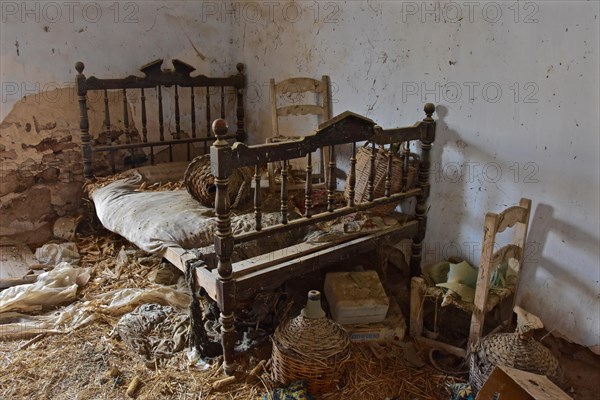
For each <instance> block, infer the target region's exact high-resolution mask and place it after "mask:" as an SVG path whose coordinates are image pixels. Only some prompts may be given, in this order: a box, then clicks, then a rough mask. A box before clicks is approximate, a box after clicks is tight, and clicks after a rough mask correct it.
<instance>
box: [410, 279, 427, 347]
mask: <svg viewBox="0 0 600 400" xmlns="http://www.w3.org/2000/svg"><path fill="white" fill-rule="evenodd" d="M426 290H427V284H426V283H425V280H424V279H423V278H420V277H417V276H415V277H413V278H412V279H411V281H410V336H412V337H413V338H416V337H420V336H421V334H422V333H423V302H424V300H425V291H426Z"/></svg>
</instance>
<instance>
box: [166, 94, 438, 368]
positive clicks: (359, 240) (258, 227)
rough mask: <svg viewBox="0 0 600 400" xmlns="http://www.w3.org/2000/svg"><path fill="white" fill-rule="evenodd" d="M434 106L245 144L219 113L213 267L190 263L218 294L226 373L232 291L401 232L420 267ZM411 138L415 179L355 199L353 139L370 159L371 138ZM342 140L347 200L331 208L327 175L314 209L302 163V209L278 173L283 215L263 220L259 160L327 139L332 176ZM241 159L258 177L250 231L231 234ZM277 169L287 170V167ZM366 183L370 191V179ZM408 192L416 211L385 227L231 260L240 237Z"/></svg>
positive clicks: (350, 118) (392, 239)
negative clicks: (234, 181)
mask: <svg viewBox="0 0 600 400" xmlns="http://www.w3.org/2000/svg"><path fill="white" fill-rule="evenodd" d="M434 111H435V107H434V105H433V104H426V105H425V113H426V118H425V119H424V120H423V121H421V122H417V123H416V124H415V125H413V126H410V127H404V128H395V129H382V128H381V127H378V126H376V125H375V123H374V122H373V121H372V120H370V119H367V118H364V117H362V116H360V115H357V114H354V113H351V112H344V113H342V114H340V115H338V116H337V117H334V118H333V119H330V120H329V121H327V122H325V123H323V124H321V126H320V127H319V129H318V130H317V131H316V132H315V133H314V134H313V135H310V136H306V137H304V138H302V139H299V140H294V141H289V142H284V143H273V144H262V145H254V146H247V145H245V144H243V143H235V144H234V145H233V146H230V145H229V143H228V142H227V141H226V140H225V138H226V137H227V133H228V127H227V123H226V122H225V121H224V120H217V121H215V122H214V124H213V129H214V133H215V136H216V137H217V140H216V141H215V142H214V143H213V146H212V147H211V160H212V171H213V174H214V175H215V177H216V181H215V183H216V189H217V191H216V205H215V210H216V215H217V231H216V236H215V238H214V241H215V244H214V249H215V253H216V257H217V263H216V264H217V265H216V266H212V269H211V267H210V266H203V267H199V268H195V269H194V272H195V278H196V284H197V285H198V286H201V287H202V288H204V289H205V290H206V291H207V292H208V294H209V295H210V296H211V297H212V298H213V299H215V300H216V301H217V303H218V305H219V308H220V310H221V314H220V322H221V324H222V328H221V332H222V346H223V353H224V370H225V372H226V373H228V374H230V373H232V372H233V371H234V369H235V364H234V352H233V349H234V345H235V332H234V311H235V309H236V298H237V297H247V296H248V295H249V294H252V293H258V292H259V291H261V290H264V289H266V288H270V287H276V286H278V285H280V284H281V283H282V282H284V281H285V280H288V279H290V278H292V277H294V276H298V275H300V274H305V273H308V272H311V271H315V270H318V269H320V268H322V267H324V266H327V265H330V264H331V263H333V262H339V261H342V260H348V259H352V258H354V257H356V256H357V255H359V254H362V253H366V252H369V251H373V250H376V249H377V248H378V247H379V246H381V245H382V243H397V242H398V241H399V240H401V239H403V238H411V239H413V244H412V254H411V270H413V271H418V269H419V268H420V264H421V246H422V240H423V238H424V236H425V226H426V201H427V197H428V195H429V168H430V154H429V152H430V149H431V146H432V143H433V140H434V137H435V121H434V120H433V118H432V114H433V113H434ZM415 140H417V141H419V142H420V147H421V155H420V163H419V164H420V165H419V175H418V184H417V186H416V187H415V188H413V189H408V190H404V191H402V192H400V193H395V194H392V193H390V192H389V190H388V191H387V193H385V195H384V196H381V197H379V198H374V196H370V200H369V201H366V202H363V203H360V204H358V203H356V202H355V201H354V190H353V187H354V184H355V177H356V149H357V143H358V142H363V141H369V142H370V143H371V145H372V147H371V149H372V151H373V157H372V158H371V160H372V163H374V162H375V151H377V148H376V146H385V145H387V146H388V148H390V149H391V146H390V145H391V144H393V143H395V144H397V143H404V142H410V141H415ZM340 146H349V147H351V151H352V157H351V160H350V161H351V162H350V171H348V180H349V184H350V191H349V192H350V197H349V199H348V202H347V204H346V205H345V206H344V207H341V208H337V209H336V208H335V207H334V201H333V198H334V192H335V190H336V187H335V181H336V180H335V179H329V180H328V182H329V187H328V196H327V197H328V199H327V201H328V204H327V210H326V211H324V212H321V213H318V214H314V215H313V214H312V212H311V204H310V203H311V194H312V187H311V182H312V179H311V177H310V174H311V171H310V168H308V169H307V170H308V171H307V178H306V187H305V194H306V204H305V205H306V207H305V208H306V211H305V214H304V216H302V217H301V218H298V219H295V220H293V221H288V218H287V214H288V209H287V187H286V186H287V185H286V182H287V180H286V179H285V178H282V179H281V182H282V185H281V192H280V200H281V223H279V224H276V225H273V226H269V227H262V223H261V222H262V221H261V219H262V218H261V202H262V198H261V190H260V189H259V187H260V185H259V184H258V183H259V180H260V173H259V171H260V168H261V166H263V165H264V164H266V163H269V162H274V161H281V162H283V163H284V165H285V163H286V162H287V160H290V159H295V158H301V157H306V158H307V165H310V157H311V155H312V154H313V153H314V152H316V151H317V150H318V149H320V148H322V147H328V148H329V149H330V154H329V160H330V162H329V171H328V172H329V174H330V177H332V176H334V174H335V171H336V148H339V147H340ZM390 151H391V150H390ZM242 166H253V167H254V168H255V171H256V174H255V180H256V183H257V184H256V185H255V189H254V215H255V231H253V232H248V233H243V234H240V235H234V234H233V233H232V231H231V221H230V208H229V200H228V195H227V184H228V177H229V176H230V174H231V173H232V171H233V169H234V168H238V167H242ZM391 170H392V168H391V163H389V165H388V176H387V180H386V187H389V186H391V184H390V182H391V179H392V177H391V176H390V175H391ZM283 171H284V174H285V168H284V169H283ZM387 184H390V185H387ZM369 186H370V187H371V189H370V190H371V191H372V185H369ZM411 197H414V198H416V201H417V203H416V207H415V211H414V215H413V216H414V218H412V219H410V220H408V221H406V220H403V221H401V222H399V223H398V224H396V225H394V226H392V227H390V228H388V229H382V230H379V231H376V232H375V233H370V234H364V235H360V236H358V237H352V236H349V237H347V238H345V240H341V241H337V242H328V243H325V244H311V243H302V244H300V245H294V246H292V247H289V248H284V249H280V250H277V251H275V252H271V253H268V254H265V255H261V256H258V257H254V258H252V259H248V260H244V261H240V262H236V263H232V261H231V255H232V253H233V250H234V246H236V245H238V244H240V243H244V242H247V241H250V240H256V239H260V238H265V237H269V236H272V235H278V234H281V233H282V232H285V231H289V230H294V229H298V228H300V227H303V226H308V225H311V224H316V223H318V222H323V221H328V220H333V219H336V218H339V217H341V216H345V215H349V214H352V213H356V212H359V211H368V210H371V209H373V208H376V207H379V206H381V205H385V204H391V203H399V202H400V201H402V200H404V199H407V198H411ZM165 256H166V257H167V258H168V259H170V260H171V261H172V262H173V263H174V264H175V265H179V267H180V268H182V269H183V268H188V266H189V265H190V263H192V262H193V260H194V259H195V257H194V256H193V254H192V253H189V252H185V251H181V250H178V249H169V250H168V251H167V252H166V254H165Z"/></svg>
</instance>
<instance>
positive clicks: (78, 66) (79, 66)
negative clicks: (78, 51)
mask: <svg viewBox="0 0 600 400" xmlns="http://www.w3.org/2000/svg"><path fill="white" fill-rule="evenodd" d="M84 68H85V65H83V63H82V62H81V61H77V62H76V63H75V69H76V70H77V72H79V73H80V74H82V73H83V69H84Z"/></svg>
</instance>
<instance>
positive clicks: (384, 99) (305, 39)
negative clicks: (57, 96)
mask: <svg viewBox="0 0 600 400" xmlns="http://www.w3.org/2000/svg"><path fill="white" fill-rule="evenodd" d="M16 4H17V6H19V4H20V3H16ZM114 4H118V7H117V8H118V9H119V11H121V12H120V14H119V15H118V16H115V10H114V8H115V7H114ZM132 5H133V6H132ZM126 6H128V7H129V8H127V9H125V7H126ZM111 7H113V8H112V9H111ZM81 8H82V6H81ZM81 8H80V9H79V11H78V12H75V16H74V19H73V22H70V21H67V20H65V19H64V18H66V17H63V20H61V21H58V22H56V23H49V22H48V21H47V20H48V18H46V19H44V18H43V15H42V18H40V19H39V22H38V23H36V22H32V21H30V20H29V21H28V20H23V16H22V15H18V16H17V17H16V18H15V16H14V15H13V14H9V15H7V13H6V11H5V10H3V16H2V17H3V18H7V19H6V23H4V21H3V30H2V43H1V55H2V61H1V62H2V81H3V88H2V95H3V100H2V116H3V117H4V116H5V115H7V114H8V111H9V110H10V108H11V107H12V105H13V104H15V103H16V102H17V101H18V100H19V99H21V97H23V95H24V94H30V93H25V92H27V91H29V90H30V89H31V88H32V87H34V83H35V82H39V83H40V84H41V85H42V87H41V89H42V90H43V85H44V84H46V83H48V82H59V85H61V86H60V87H63V86H64V82H71V81H72V80H73V76H74V71H73V68H72V66H73V64H74V62H75V61H76V60H83V61H85V62H86V66H87V67H86V72H88V73H93V74H98V75H104V76H106V75H107V74H114V75H115V76H123V75H124V74H129V73H132V72H133V71H135V70H136V69H137V68H138V67H139V66H140V65H141V64H143V63H145V62H147V61H150V60H152V59H155V58H164V59H167V60H168V59H171V58H180V59H182V60H183V61H186V62H188V63H190V64H192V65H195V66H197V67H198V70H199V72H203V73H207V74H223V73H229V72H230V71H232V70H233V69H234V66H235V63H236V62H239V61H241V62H244V63H245V64H246V65H247V70H248V80H249V86H248V91H247V98H246V109H247V113H246V115H247V121H248V131H249V133H250V141H251V142H262V141H264V139H265V138H266V137H267V136H269V135H270V115H269V107H268V81H269V79H270V78H275V79H277V80H279V79H283V78H286V77H289V76H303V75H304V76H313V77H320V76H321V75H323V74H328V75H330V77H331V81H332V94H333V100H334V105H333V111H334V114H337V113H340V112H342V111H344V110H351V111H355V112H358V113H361V114H365V115H367V116H369V117H371V118H373V119H374V120H375V121H377V122H378V123H379V124H381V125H382V126H386V127H390V126H396V125H404V124H410V123H413V122H414V121H415V120H417V119H421V118H422V117H423V113H422V105H423V103H424V102H426V101H431V102H434V103H436V104H437V105H438V108H437V118H438V121H439V128H438V140H437V142H436V145H435V147H434V153H433V160H434V164H433V171H432V196H431V208H430V211H429V214H428V217H429V229H428V233H427V238H426V245H425V259H426V261H433V260H437V259H440V258H443V257H447V256H449V255H462V256H463V257H465V258H467V259H469V260H470V261H471V262H473V263H475V264H476V263H477V262H478V258H479V252H480V251H481V243H480V242H481V231H482V225H483V216H484V214H485V212H487V211H498V210H500V209H502V208H504V207H505V206H508V205H511V204H514V203H516V202H518V200H519V198H520V197H529V198H531V199H532V200H533V204H534V205H533V207H534V210H533V215H532V220H531V229H530V232H529V237H528V242H529V244H528V247H527V254H526V263H525V266H524V270H523V276H522V281H521V282H522V284H521V288H520V302H521V303H522V304H523V305H524V306H525V307H526V308H528V309H530V310H531V311H532V312H534V313H536V314H538V315H539V316H540V317H541V318H542V320H543V321H544V322H545V324H546V326H547V328H548V329H549V330H552V331H553V332H554V333H555V334H559V335H562V336H564V337H566V338H567V339H569V340H571V341H574V342H577V343H580V344H583V345H586V346H590V347H592V348H593V350H594V351H596V352H597V353H600V345H599V334H600V327H599V325H600V300H599V299H600V284H599V279H600V277H599V274H600V260H599V257H600V255H599V249H598V248H599V246H598V245H599V239H600V217H599V207H598V204H599V202H600V194H599V185H598V182H599V171H600V164H599V159H600V157H599V146H600V142H599V135H598V132H599V131H600V123H599V121H598V108H599V106H600V101H599V87H598V85H599V79H598V69H599V67H600V63H599V60H598V57H599V51H598V49H599V41H598V37H599V22H598V14H599V5H598V3H597V2H449V3H448V2H427V3H423V2H409V1H407V2H388V1H370V2H363V1H348V2H342V1H322V2H289V1H282V2H234V3H231V2H217V1H206V2H187V3H182V2H174V1H173V2H148V3H146V2H123V3H112V2H109V3H107V4H103V5H102V8H101V18H100V19H99V21H97V22H91V18H90V15H91V14H90V15H87V17H86V16H85V15H84V16H82V13H81V11H82V10H81ZM9 11H11V10H9ZM19 11H20V10H19ZM88 11H90V12H91V10H88ZM11 13H12V11H11ZM126 16H129V17H130V18H128V19H131V17H133V18H134V19H135V22H125V19H127V18H126ZM115 21H116V22H115ZM46 27H47V28H48V29H46ZM17 53H18V54H17ZM5 82H9V83H11V82H12V83H17V84H18V87H19V89H18V91H17V93H15V94H11V93H12V91H14V87H6V85H5ZM32 85H33V86H32ZM23 88H24V89H23ZM11 150H12V149H10V148H3V149H2V152H4V151H7V152H10V151H11ZM15 151H18V150H15ZM3 154H4V153H3Z"/></svg>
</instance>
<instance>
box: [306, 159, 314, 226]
mask: <svg viewBox="0 0 600 400" xmlns="http://www.w3.org/2000/svg"><path fill="white" fill-rule="evenodd" d="M305 179H306V182H305V187H304V192H305V194H304V216H305V217H306V218H310V217H311V216H312V208H313V201H312V194H313V184H312V153H308V154H307V155H306V178H305Z"/></svg>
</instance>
